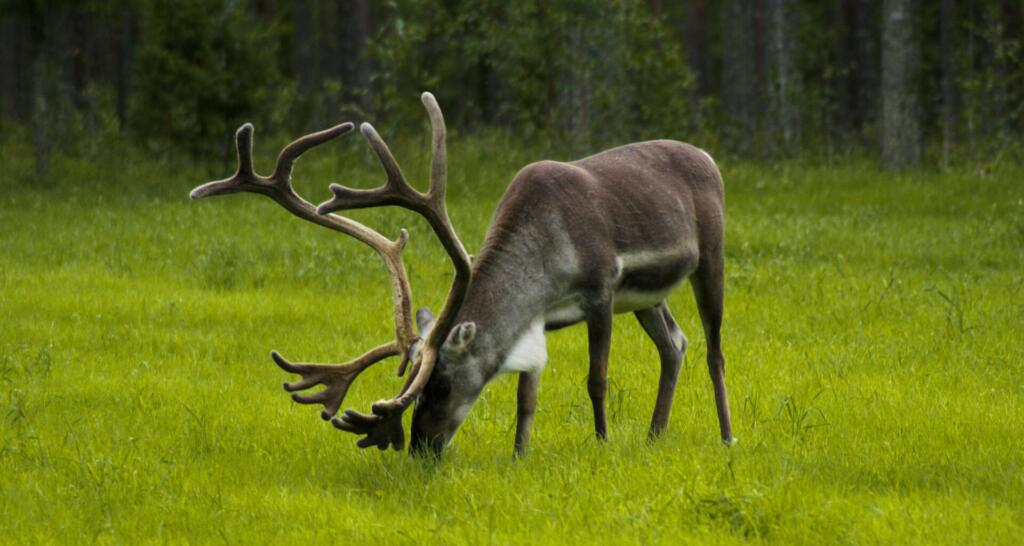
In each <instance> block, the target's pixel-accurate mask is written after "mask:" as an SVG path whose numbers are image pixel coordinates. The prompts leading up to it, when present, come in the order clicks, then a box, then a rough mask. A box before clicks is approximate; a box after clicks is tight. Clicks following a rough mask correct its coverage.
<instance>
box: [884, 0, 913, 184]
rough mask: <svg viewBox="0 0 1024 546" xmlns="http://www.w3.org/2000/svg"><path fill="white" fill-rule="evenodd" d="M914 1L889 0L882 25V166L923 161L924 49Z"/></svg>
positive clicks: (894, 166)
mask: <svg viewBox="0 0 1024 546" xmlns="http://www.w3.org/2000/svg"><path fill="white" fill-rule="evenodd" d="M915 7H916V6H914V0H885V7H884V18H883V21H882V142H881V144H882V165H883V166H885V167H887V168H890V169H900V168H905V167H910V166H914V165H917V164H918V163H920V161H921V127H920V124H919V122H918V119H917V116H918V96H917V72H918V64H919V62H920V56H921V54H920V51H921V46H920V43H919V40H918V36H917V33H916V31H917V16H916V15H917V14H916V9H915Z"/></svg>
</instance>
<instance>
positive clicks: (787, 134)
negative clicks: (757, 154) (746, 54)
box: [764, 0, 801, 155]
mask: <svg viewBox="0 0 1024 546" xmlns="http://www.w3.org/2000/svg"><path fill="white" fill-rule="evenodd" d="M765 15H766V19H767V21H766V25H765V27H766V31H767V32H766V34H767V37H766V42H767V50H768V52H767V56H766V57H767V65H768V66H767V76H768V77H767V80H768V98H769V114H768V116H769V119H768V120H767V123H765V133H766V134H765V138H764V141H765V146H766V148H767V150H768V152H769V153H770V154H771V155H788V154H790V153H791V151H790V150H792V148H793V147H794V144H795V142H796V139H797V134H798V132H799V125H800V113H799V109H798V108H797V100H798V97H799V95H800V87H801V86H800V77H799V72H798V71H797V70H796V55H795V52H796V26H797V25H796V23H795V21H794V19H795V17H796V6H795V2H794V1H793V0H767V1H766V2H765Z"/></svg>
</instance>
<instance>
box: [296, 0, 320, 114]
mask: <svg viewBox="0 0 1024 546" xmlns="http://www.w3.org/2000/svg"><path fill="white" fill-rule="evenodd" d="M316 8H317V0H296V2H295V4H294V10H295V12H294V14H295V33H294V40H295V41H294V42H293V57H292V62H293V67H294V70H295V80H296V83H297V93H298V97H296V98H297V101H296V103H297V105H298V106H299V111H298V112H297V117H298V122H299V124H300V126H301V127H302V128H303V129H304V130H311V129H312V128H313V127H314V126H315V125H316V124H317V123H316V121H315V120H316V118H318V117H319V115H320V112H319V108H318V105H317V100H318V98H319V95H320V83H321V81H320V76H321V74H320V42H319V40H318V34H319V33H318V32H317V24H316V23H317V18H316V11H317V9H316Z"/></svg>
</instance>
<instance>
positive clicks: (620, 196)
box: [191, 93, 732, 456]
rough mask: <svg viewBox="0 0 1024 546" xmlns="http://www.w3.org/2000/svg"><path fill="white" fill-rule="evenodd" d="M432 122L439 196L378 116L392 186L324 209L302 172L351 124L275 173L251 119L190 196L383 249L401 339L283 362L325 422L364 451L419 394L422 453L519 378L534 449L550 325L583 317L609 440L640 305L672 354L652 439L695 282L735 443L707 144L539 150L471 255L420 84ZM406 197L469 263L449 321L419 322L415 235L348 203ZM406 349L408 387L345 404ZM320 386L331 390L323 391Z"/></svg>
mask: <svg viewBox="0 0 1024 546" xmlns="http://www.w3.org/2000/svg"><path fill="white" fill-rule="evenodd" d="M421 98H422V102H423V104H424V106H425V107H426V110H427V113H428V115H429V118H430V122H431V128H432V143H431V153H432V157H431V170H430V182H429V187H428V190H427V192H426V193H423V192H420V191H418V190H416V189H415V188H414V187H413V186H412V185H410V184H409V182H408V181H407V180H406V178H405V176H404V175H403V174H402V171H401V169H400V167H399V165H398V162H397V161H396V160H395V158H394V156H393V155H392V153H391V151H390V149H389V148H388V146H387V144H385V143H384V141H383V140H382V139H381V137H380V135H378V133H377V131H376V130H375V129H374V128H373V126H371V125H370V124H368V123H363V124H362V125H361V127H360V130H361V132H362V134H363V136H364V137H366V139H367V141H368V143H369V145H370V146H371V148H372V149H373V151H374V152H375V154H376V155H377V157H378V159H379V160H380V162H381V164H382V165H383V168H384V172H385V173H386V176H387V179H386V182H385V183H384V184H383V185H382V186H380V187H377V188H374V189H368V190H364V189H353V188H350V187H346V186H344V185H341V184H331V186H330V190H331V192H332V193H333V198H331V199H330V200H328V201H326V202H324V203H322V204H320V205H319V206H317V207H314V206H313V205H312V204H310V203H309V202H308V201H306V200H304V199H303V198H301V197H300V196H298V195H297V194H296V193H295V191H294V189H293V188H292V185H291V174H292V167H293V165H294V163H295V161H296V159H298V157H299V156H300V155H301V154H302V153H304V152H305V151H306V150H308V149H310V148H312V147H314V146H317V145H319V144H322V143H324V142H327V141H329V140H331V139H333V138H336V137H338V136H340V135H343V134H345V133H348V132H350V131H352V130H353V128H354V126H353V125H352V124H351V123H343V124H341V125H338V126H335V127H332V128H330V129H327V130H324V131H321V132H318V133H312V134H309V135H306V136H304V137H301V138H299V139H298V140H296V141H294V142H292V143H291V144H289V145H288V146H286V147H285V148H284V149H283V150H282V151H281V153H280V155H279V156H278V160H277V165H276V167H275V169H274V171H273V174H271V175H270V176H261V175H258V174H256V172H255V171H254V170H253V164H252V134H253V127H252V125H250V124H245V125H243V126H242V127H241V128H239V130H238V131H237V133H236V145H237V149H238V170H237V172H236V173H235V174H234V175H233V176H231V177H229V178H226V179H224V180H218V181H214V182H208V183H206V184H204V185H202V186H199V187H197V188H195V189H194V190H193V191H192V193H191V197H192V198H193V199H199V198H202V197H208V196H212V195H222V194H229V193H236V192H251V193H258V194H262V195H266V196H268V197H270V198H271V199H273V200H274V201H276V202H277V203H279V204H280V205H281V206H282V207H284V208H285V209H286V210H288V211H289V212H291V213H292V214H294V215H295V216H298V217H299V218H302V219H305V220H308V221H311V222H314V223H316V224H319V225H321V226H324V227H327V228H330V229H333V230H336V231H339V232H341V233H344V234H347V235H350V236H352V237H354V238H355V239H357V240H359V241H361V242H363V243H364V244H366V245H368V246H370V247H371V248H372V249H374V250H375V251H376V252H377V253H378V254H379V255H380V256H381V258H382V259H383V261H384V264H385V266H386V268H387V270H388V272H389V275H390V278H391V286H392V291H393V297H392V302H393V305H394V320H395V339H394V340H393V341H390V342H388V343H385V344H383V345H380V346H378V347H376V348H373V349H371V350H370V351H368V352H366V353H365V354H363V355H362V356H359V357H357V358H355V359H353V360H351V361H349V362H347V363H345V364H341V365H333V364H315V363H293V362H291V361H289V360H286V359H285V358H284V357H282V356H281V355H280V354H278V353H277V352H276V351H275V352H272V353H271V357H272V358H273V360H274V361H275V362H276V363H277V365H278V366H279V367H281V368H282V369H283V370H284V371H286V372H289V373H294V374H298V375H300V376H301V379H300V380H299V381H296V382H286V383H285V384H284V388H285V390H287V391H289V392H292V393H293V394H292V398H293V399H294V400H295V401H296V402H298V403H302V404H322V405H323V411H322V412H321V417H322V418H323V419H324V420H330V421H331V422H332V424H333V425H334V426H335V427H336V428H338V429H341V430H345V431H348V432H352V433H355V434H357V435H361V436H364V437H363V438H362V439H360V440H359V441H358V442H357V444H358V445H359V447H363V448H365V447H369V446H375V447H377V448H379V449H381V450H385V449H387V448H388V447H389V446H392V447H394V449H396V450H400V449H402V448H403V446H404V443H405V435H404V431H403V427H402V414H403V413H404V411H405V410H406V409H407V408H408V407H409V406H410V405H413V404H414V403H415V409H414V411H413V416H412V431H411V442H410V452H411V453H414V454H415V453H435V454H438V455H439V454H441V452H442V451H443V449H444V448H445V446H446V445H447V444H448V443H449V442H450V441H451V439H452V437H453V436H454V434H455V432H456V430H457V429H458V428H459V426H460V425H461V424H462V422H463V420H464V419H465V418H466V416H467V415H468V413H469V411H470V409H471V408H472V406H473V403H474V402H475V401H476V399H477V398H478V397H479V395H480V393H481V391H482V390H483V388H484V386H485V385H487V383H488V382H490V381H491V380H492V379H494V378H495V377H497V376H498V375H500V374H503V373H518V374H519V385H518V393H517V394H518V411H517V423H516V432H515V448H514V453H515V454H516V455H517V456H518V455H521V454H523V453H524V451H525V450H526V448H527V443H528V440H529V436H530V428H531V425H532V423H533V418H534V413H535V408H536V404H537V389H538V384H539V379H540V374H541V371H542V370H543V369H544V366H545V364H546V361H547V350H546V344H545V337H544V332H545V331H546V330H553V329H557V328H563V327H566V326H569V325H572V324H576V323H580V322H583V323H585V324H586V326H587V338H588V342H589V351H588V352H589V358H590V368H589V376H588V380H587V390H588V393H589V395H590V400H591V403H592V405H593V410H594V430H595V433H596V435H597V437H598V438H600V439H605V438H607V435H608V425H607V417H606V414H605V393H606V391H607V368H608V353H609V348H610V345H611V333H612V315H613V314H616V313H625V312H630V311H631V312H633V314H634V315H635V316H636V318H637V320H638V321H639V322H640V325H641V327H642V328H643V330H644V331H645V332H646V333H647V335H648V336H649V337H650V338H651V340H652V341H653V342H654V345H655V346H656V347H657V350H658V355H659V357H660V360H661V375H660V378H659V381H658V395H657V401H656V402H655V405H654V415H653V417H652V418H651V423H650V428H649V431H648V436H649V437H650V438H652V439H653V438H655V437H657V436H659V435H660V434H661V433H662V431H664V430H665V427H666V426H667V425H668V420H669V413H670V410H671V407H672V398H673V394H674V392H675V387H676V381H677V378H678V376H679V369H680V365H681V363H682V360H683V355H684V354H685V352H686V346H687V340H686V336H684V335H683V332H682V331H681V330H680V328H679V326H678V325H677V324H676V322H675V320H674V319H673V318H672V313H671V312H670V311H669V308H668V305H667V304H666V298H667V297H668V295H669V294H670V293H671V292H672V290H673V289H674V288H675V287H677V286H678V285H679V284H680V283H681V282H682V281H683V280H684V279H687V278H688V279H689V280H690V284H691V285H692V288H693V293H694V296H695V299H696V303H697V308H698V310H699V312H700V317H701V322H702V324H703V327H704V334H705V338H706V340H707V363H708V369H709V372H710V375H711V381H712V385H713V387H714V393H715V404H716V410H717V414H718V423H719V428H720V432H721V438H722V441H723V442H725V443H726V444H727V445H728V444H730V443H731V442H732V432H731V425H730V418H729V403H728V399H727V396H726V390H725V359H724V357H723V355H722V348H721V325H722V298H723V286H724V282H723V243H722V240H723V184H722V178H721V175H720V174H719V171H718V168H717V167H716V166H715V163H714V161H713V160H712V159H711V157H710V156H709V155H708V154H707V153H705V152H704V151H703V150H701V149H699V148H696V147H694V146H691V145H689V144H684V143H682V142H676V141H671V140H654V141H648V142H639V143H634V144H627V145H625V146H620V147H618V148H613V149H611V150H607V151H604V152H601V153H599V154H596V155H592V156H590V157H586V158H584V159H580V160H578V161H573V162H569V163H563V162H557V161H540V162H538V163H533V164H531V165H528V166H526V167H525V168H523V169H522V170H521V171H519V173H518V174H517V175H516V176H515V178H514V179H513V180H512V183H511V184H510V185H509V187H508V190H507V191H506V192H505V195H504V196H503V197H502V199H501V201H500V203H499V204H498V209H497V211H496V212H495V214H494V218H493V220H492V222H491V225H490V227H489V228H488V230H487V236H486V239H485V241H484V244H483V247H482V248H481V250H480V252H479V255H478V256H477V257H476V258H475V260H473V261H472V263H471V260H470V257H469V255H468V254H467V252H466V250H465V248H464V247H463V245H462V243H461V242H460V241H459V238H458V237H457V235H456V233H455V229H454V228H453V226H452V223H451V221H450V219H449V217H448V213H447V209H446V206H445V189H446V183H447V182H446V181H447V152H446V147H445V134H446V129H445V123H444V117H443V115H442V113H441V109H440V107H439V106H438V104H437V101H436V100H435V98H434V97H433V95H431V94H430V93H424V94H423V95H422V97H421ZM386 205H395V206H399V207H402V208H405V209H408V210H411V211H413V212H416V213H418V214H420V215H421V216H423V217H424V218H425V219H426V220H427V222H428V223H429V225H430V227H431V228H432V230H433V231H434V233H435V234H436V236H437V237H438V239H439V240H440V241H441V244H442V246H443V247H444V250H445V252H446V253H447V254H448V256H449V258H450V259H451V261H452V263H453V265H454V268H455V277H454V280H453V281H452V285H451V288H450V290H449V292H448V296H447V298H446V300H445V303H444V305H443V307H442V309H441V311H440V313H439V315H438V316H437V317H436V318H435V317H434V316H433V315H432V314H431V313H430V311H429V310H427V309H425V308H424V309H420V310H419V311H418V312H417V313H416V322H417V323H418V326H419V330H420V335H419V336H417V335H416V334H415V333H414V331H413V327H412V313H411V309H412V306H411V302H412V296H411V291H410V288H409V281H408V276H407V274H406V270H405V266H404V265H403V263H402V256H401V253H402V249H403V248H404V247H405V245H406V243H407V241H408V232H407V231H405V230H401V232H400V234H399V236H398V237H397V238H396V239H394V240H390V239H388V238H386V237H384V236H383V235H381V234H380V233H378V232H377V231H374V230H373V229H371V228H369V227H367V226H365V225H363V224H361V223H358V222H356V221H354V220H352V219H350V218H347V217H344V216H340V215H338V214H335V212H338V211H343V210H351V209H359V208H370V207H379V206H386ZM391 356H399V357H400V363H399V366H398V374H399V375H400V376H401V375H403V374H404V373H405V371H406V370H407V369H409V368H410V366H409V365H410V363H411V371H410V372H409V377H408V379H407V380H406V381H405V384H404V386H403V388H402V390H401V391H400V392H399V394H398V395H397V396H395V397H393V398H391V399H386V400H381V401H378V402H376V403H374V404H373V405H372V411H371V413H368V414H366V413H360V412H358V411H355V410H351V409H349V410H346V411H345V412H344V413H343V414H342V415H336V414H337V412H338V409H339V408H340V407H341V404H342V402H343V400H344V398H345V395H346V393H347V392H348V389H349V387H350V386H351V384H352V382H353V381H354V380H355V379H356V377H357V376H358V375H359V374H360V373H361V372H362V371H363V370H365V369H366V368H368V367H369V366H371V365H373V364H375V363H376V362H379V361H381V360H383V359H385V358H388V357H391ZM316 385H323V386H325V387H326V388H325V389H324V390H322V391H319V392H315V393H312V394H302V393H299V392H298V391H303V390H306V389H309V388H312V387H314V386H316Z"/></svg>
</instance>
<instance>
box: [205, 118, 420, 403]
mask: <svg viewBox="0 0 1024 546" xmlns="http://www.w3.org/2000/svg"><path fill="white" fill-rule="evenodd" d="M352 129H353V125H352V124H351V123H342V124H341V125H336V126H334V127H331V128H330V129H326V130H323V131H319V132H316V133H311V134H308V135H306V136H303V137H301V138H299V139H297V140H295V141H293V142H292V143H290V144H288V145H287V146H285V147H284V149H282V150H281V153H280V154H279V155H278V158H277V164H276V165H275V167H274V172H273V174H271V175H270V176H261V175H259V174H257V173H256V171H255V170H254V169H253V162H252V135H253V126H252V124H249V123H246V124H245V125H242V126H241V127H240V128H239V129H238V131H237V132H236V133H235V143H236V147H237V150H238V170H237V171H236V172H235V174H234V175H232V176H230V177H228V178H225V179H223V180H216V181H213V182H208V183H206V184H203V185H201V186H199V187H197V188H195V189H194V190H192V192H191V194H190V197H191V198H192V199H201V198H204V197H210V196H214V195H226V194H231V193H240V192H249V193H258V194H261V195H265V196H267V197H270V198H271V199H273V200H274V201H275V202H277V203H278V204H279V205H281V206H282V207H283V208H284V209H285V210H287V211H288V212H290V213H292V214H293V215H295V216H297V217H299V218H302V219H303V220H308V221H310V222H313V223H315V224H317V225H320V226H324V227H326V228H330V229H333V230H335V231H338V232H341V233H344V234H346V235H349V236H351V237H354V238H355V239H357V240H359V241H360V242H362V243H364V244H366V245H367V246H369V247H370V248H372V249H374V250H375V251H376V252H377V254H379V255H380V257H381V259H383V260H384V265H385V267H386V268H387V270H388V274H389V276H390V279H391V289H392V301H393V304H394V316H395V339H394V340H393V341H391V342H388V343H385V344H383V345H381V346H379V347H376V348H374V349H371V350H370V351H368V352H366V353H365V354H363V355H362V356H359V357H358V358H355V359H353V360H351V361H349V362H348V363H345V364H342V365H329V364H292V363H291V362H289V361H287V360H285V359H284V358H283V357H282V356H281V355H280V354H278V353H277V352H276V351H274V352H273V353H271V357H272V358H273V359H274V362H276V363H277V365H278V366H280V367H281V368H282V369H283V370H285V371H287V372H291V373H296V374H299V375H301V376H302V379H301V380H300V381H297V382H294V383H285V384H284V388H285V390H287V391H289V392H293V391H298V390H303V389H307V388H310V387H313V386H315V385H324V386H325V387H326V389H325V390H323V391H320V392H318V393H315V394H312V395H302V394H298V393H296V394H293V395H292V398H293V399H294V400H295V401H296V402H298V403H302V404H323V406H324V409H323V411H322V412H321V417H322V418H323V419H325V420H327V419H330V418H332V417H334V415H335V413H337V411H338V408H339V407H341V404H342V402H343V400H344V398H345V394H346V393H347V392H348V389H349V387H350V386H351V384H352V382H353V381H354V380H355V378H356V377H357V376H358V375H359V374H360V373H361V372H362V371H363V370H365V369H366V368H367V367H369V366H371V365H373V364H375V363H376V362H379V361H380V360H383V359H385V358H388V357H391V356H395V355H401V357H402V360H401V363H400V364H399V375H401V374H402V373H404V370H405V368H406V365H407V363H408V359H409V355H410V354H411V348H412V346H413V344H414V343H416V342H417V341H418V339H419V338H418V337H417V336H416V334H415V332H414V330H413V326H412V295H411V289H410V287H409V278H408V275H407V274H406V270H405V264H404V263H403V262H402V249H403V248H405V244H406V242H407V241H408V238H409V234H408V232H407V231H405V230H402V231H401V233H400V234H399V236H398V238H397V239H395V240H393V241H392V240H390V239H388V238H386V237H384V236H383V235H381V234H380V233H378V232H377V231H374V230H373V229H371V228H369V227H367V226H365V225H363V224H361V223H359V222H356V221H355V220H352V219H350V218H346V217H344V216H338V215H335V214H320V213H318V212H317V209H316V207H314V206H313V204H312V203H310V202H309V201H306V200H305V199H303V198H302V197H300V196H299V195H298V194H297V193H295V190H294V188H293V187H292V184H291V176H292V169H293V167H294V165H295V161H296V160H297V159H298V158H299V156H301V155H302V154H303V153H305V152H306V151H308V150H309V149H310V148H313V147H315V146H318V145H320V144H323V143H325V142H328V141H330V140H332V139H334V138H336V137H339V136H341V135H344V134H346V133H348V132H350V131H352Z"/></svg>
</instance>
